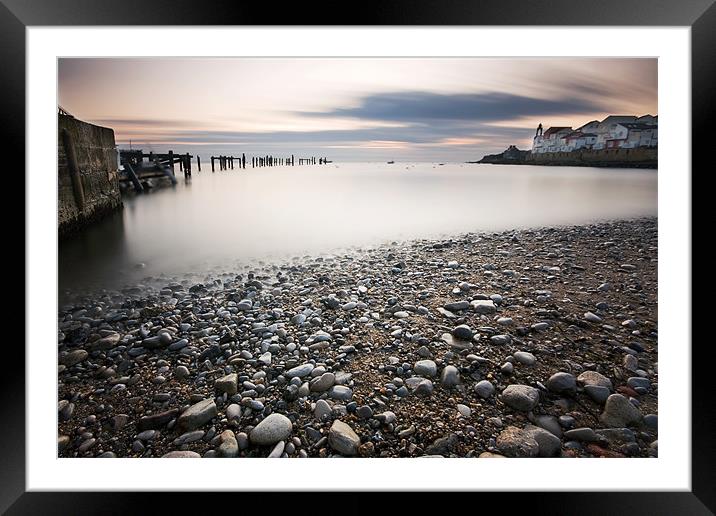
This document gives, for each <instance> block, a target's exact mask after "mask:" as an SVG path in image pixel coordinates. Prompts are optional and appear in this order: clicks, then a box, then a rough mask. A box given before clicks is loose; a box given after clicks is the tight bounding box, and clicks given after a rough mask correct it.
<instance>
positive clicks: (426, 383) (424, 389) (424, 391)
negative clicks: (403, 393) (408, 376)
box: [415, 380, 434, 396]
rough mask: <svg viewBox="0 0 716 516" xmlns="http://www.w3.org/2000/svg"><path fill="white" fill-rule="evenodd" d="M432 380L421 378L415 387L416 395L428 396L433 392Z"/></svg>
mask: <svg viewBox="0 0 716 516" xmlns="http://www.w3.org/2000/svg"><path fill="white" fill-rule="evenodd" d="M433 389H434V387H433V382H431V381H430V380H422V381H421V382H420V383H419V384H418V385H417V387H415V394H417V395H418V396H430V395H431V394H432V393H433Z"/></svg>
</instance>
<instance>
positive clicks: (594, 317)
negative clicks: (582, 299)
mask: <svg viewBox="0 0 716 516" xmlns="http://www.w3.org/2000/svg"><path fill="white" fill-rule="evenodd" d="M584 318H585V319H586V320H587V321H589V322H592V323H600V322H602V318H601V317H599V316H598V315H596V314H593V313H592V312H586V313H585V314H584Z"/></svg>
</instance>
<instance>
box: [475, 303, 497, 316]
mask: <svg viewBox="0 0 716 516" xmlns="http://www.w3.org/2000/svg"><path fill="white" fill-rule="evenodd" d="M470 304H471V305H472V309H473V310H475V312H477V313H478V314H480V315H490V314H494V313H495V312H496V311H497V307H496V306H495V302H494V301H492V300H491V299H476V300H474V301H472V302H471V303H470Z"/></svg>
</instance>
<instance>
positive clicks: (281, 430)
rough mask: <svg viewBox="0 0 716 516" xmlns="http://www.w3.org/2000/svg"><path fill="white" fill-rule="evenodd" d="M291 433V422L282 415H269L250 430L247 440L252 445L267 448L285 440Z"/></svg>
mask: <svg viewBox="0 0 716 516" xmlns="http://www.w3.org/2000/svg"><path fill="white" fill-rule="evenodd" d="M292 431H293V425H292V423H291V420H290V419H288V418H287V417H286V416H284V415H283V414H277V413H275V412H274V413H273V414H269V415H268V416H266V417H265V418H264V419H263V420H261V422H260V423H259V424H258V425H256V426H255V427H254V429H253V430H251V433H250V434H249V439H251V442H252V443H254V444H259V445H264V446H269V445H272V444H276V443H277V442H279V441H284V440H285V439H287V438H288V437H289V436H290V435H291V432H292Z"/></svg>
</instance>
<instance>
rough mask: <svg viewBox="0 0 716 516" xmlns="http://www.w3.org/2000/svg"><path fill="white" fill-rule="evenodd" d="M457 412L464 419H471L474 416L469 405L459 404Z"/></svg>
mask: <svg viewBox="0 0 716 516" xmlns="http://www.w3.org/2000/svg"><path fill="white" fill-rule="evenodd" d="M457 411H458V413H459V414H460V415H461V416H462V417H470V415H471V414H472V410H470V407H468V406H467V405H463V404H462V403H458V404H457Z"/></svg>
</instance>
